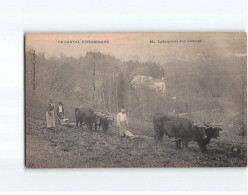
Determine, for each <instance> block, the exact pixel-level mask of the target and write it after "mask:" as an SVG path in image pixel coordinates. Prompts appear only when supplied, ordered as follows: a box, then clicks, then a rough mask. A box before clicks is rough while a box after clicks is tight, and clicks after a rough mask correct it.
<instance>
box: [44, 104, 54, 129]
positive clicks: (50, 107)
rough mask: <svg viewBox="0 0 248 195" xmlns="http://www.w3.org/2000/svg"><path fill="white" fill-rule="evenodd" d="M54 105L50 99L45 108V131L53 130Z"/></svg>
mask: <svg viewBox="0 0 248 195" xmlns="http://www.w3.org/2000/svg"><path fill="white" fill-rule="evenodd" d="M54 107H55V105H54V103H53V100H52V99H50V100H48V101H47V106H46V124H47V129H55V116H54Z"/></svg>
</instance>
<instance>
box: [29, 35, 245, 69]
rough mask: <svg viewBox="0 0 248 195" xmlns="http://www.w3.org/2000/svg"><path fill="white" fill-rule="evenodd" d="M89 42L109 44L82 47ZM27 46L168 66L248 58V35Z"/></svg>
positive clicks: (49, 40)
mask: <svg viewBox="0 0 248 195" xmlns="http://www.w3.org/2000/svg"><path fill="white" fill-rule="evenodd" d="M87 40H90V41H94V40H97V41H108V42H109V43H82V41H87ZM62 41H63V43H61V42H62ZM67 41H74V43H65V42H67ZM151 41H153V42H152V43H151ZM75 42H76V43H75ZM25 46H26V50H27V51H28V50H35V51H36V52H37V53H44V54H45V56H46V57H48V58H49V57H52V56H55V57H59V56H60V55H61V54H63V55H64V56H68V57H71V56H72V57H75V58H78V57H79V56H84V55H85V54H86V53H87V52H88V51H99V52H101V53H104V54H109V55H112V56H115V57H116V58H118V59H120V60H122V61H128V60H138V61H141V62H146V61H155V62H158V63H160V64H166V63H168V61H171V60H174V59H176V60H185V61H189V60H191V59H194V58H199V59H201V58H203V57H206V56H207V57H209V58H211V56H215V58H216V56H217V59H218V57H219V58H220V59H222V58H230V57H231V58H235V57H245V56H246V33H73V34H69V33H68V34H65V33H61V34H56V33H54V34H36V33H33V34H26V36H25Z"/></svg>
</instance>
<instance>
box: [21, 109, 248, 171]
mask: <svg viewBox="0 0 248 195" xmlns="http://www.w3.org/2000/svg"><path fill="white" fill-rule="evenodd" d="M26 106H27V107H26V110H27V112H26V140H25V141H26V167H29V168H41V167H44V168H64V167H65V168H69V167H74V168H79V167H82V168H87V167H90V168H96V167H99V168H104V167H113V168H117V167H120V168H122V167H123V168H124V167H129V168H138V167H245V166H246V164H247V157H246V153H247V151H246V139H247V137H242V136H237V135H235V134H234V133H231V132H228V131H225V129H223V131H221V132H220V139H218V140H216V139H212V140H211V142H210V144H209V145H208V146H207V148H208V151H209V152H208V153H206V154H202V153H201V152H200V149H199V147H198V146H197V144H196V143H194V142H190V144H189V149H185V150H177V149H176V148H175V143H169V144H166V142H168V141H169V138H168V137H166V136H165V137H164V141H163V142H164V143H162V144H159V145H157V146H156V145H155V143H154V140H153V139H145V138H139V137H135V138H122V139H121V138H120V137H118V130H117V129H116V124H115V122H114V123H113V125H110V127H109V129H108V131H107V133H106V134H104V133H103V132H102V128H100V129H98V131H97V132H96V131H94V130H93V131H92V132H91V131H90V130H88V129H87V128H86V127H84V128H83V129H76V128H67V127H64V126H61V125H56V132H55V131H51V130H48V131H47V130H46V121H45V112H44V110H43V109H37V108H35V107H34V106H30V105H26ZM70 121H71V122H74V118H70ZM129 121H130V122H129V123H130V124H129V126H130V131H131V132H132V133H133V134H134V135H142V136H147V137H153V135H154V130H153V125H152V123H151V122H142V121H139V120H134V119H129ZM232 146H238V147H240V148H241V150H242V152H241V154H234V153H232V152H231V147H232Z"/></svg>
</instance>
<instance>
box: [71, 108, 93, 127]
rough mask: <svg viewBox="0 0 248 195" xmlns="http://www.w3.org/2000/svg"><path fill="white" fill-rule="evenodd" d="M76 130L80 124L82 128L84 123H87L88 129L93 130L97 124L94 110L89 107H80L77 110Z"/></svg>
mask: <svg viewBox="0 0 248 195" xmlns="http://www.w3.org/2000/svg"><path fill="white" fill-rule="evenodd" d="M75 119H76V128H78V124H79V126H80V128H82V123H85V124H86V126H87V128H88V129H90V130H92V126H93V123H95V120H96V115H95V112H94V110H93V109H91V108H88V107H78V108H76V109H75Z"/></svg>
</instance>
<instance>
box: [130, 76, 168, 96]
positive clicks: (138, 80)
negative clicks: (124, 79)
mask: <svg viewBox="0 0 248 195" xmlns="http://www.w3.org/2000/svg"><path fill="white" fill-rule="evenodd" d="M130 84H131V85H132V86H133V87H134V88H135V89H138V88H142V87H148V88H150V89H154V90H156V91H160V92H162V93H163V94H165V92H166V85H165V81H164V79H163V78H162V79H154V78H152V77H150V76H142V75H138V76H135V77H134V78H133V80H132V81H131V82H130Z"/></svg>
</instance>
